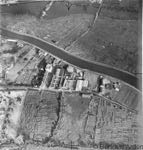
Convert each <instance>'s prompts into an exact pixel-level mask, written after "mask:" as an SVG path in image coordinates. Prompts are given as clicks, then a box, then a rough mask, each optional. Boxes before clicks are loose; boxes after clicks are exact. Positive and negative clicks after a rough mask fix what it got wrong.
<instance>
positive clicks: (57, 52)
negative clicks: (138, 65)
mask: <svg viewBox="0 0 143 150" xmlns="http://www.w3.org/2000/svg"><path fill="white" fill-rule="evenodd" d="M0 32H1V35H2V36H5V37H8V38H12V39H18V40H22V41H25V42H27V43H29V44H32V45H34V46H36V47H38V48H40V49H43V50H44V51H46V52H48V53H50V54H52V55H54V56H56V57H58V58H60V59H62V60H64V61H66V62H67V63H69V64H71V65H73V66H77V67H79V68H81V69H84V70H90V71H93V72H98V73H101V74H104V75H108V76H111V77H114V78H117V79H119V80H122V81H123V82H125V83H127V84H129V85H131V86H133V87H135V88H136V89H140V86H139V79H138V78H137V77H136V76H134V75H132V74H131V73H128V72H126V71H123V70H119V69H116V68H114V67H110V66H108V65H104V64H101V63H96V62H91V61H88V60H85V59H82V58H79V57H77V56H74V55H72V54H70V53H68V52H66V51H64V50H63V49H62V48H59V47H57V46H55V45H54V44H51V43H48V42H46V41H44V40H42V39H39V38H37V37H33V36H30V35H26V34H21V33H16V32H13V31H9V30H7V29H4V28H0Z"/></svg>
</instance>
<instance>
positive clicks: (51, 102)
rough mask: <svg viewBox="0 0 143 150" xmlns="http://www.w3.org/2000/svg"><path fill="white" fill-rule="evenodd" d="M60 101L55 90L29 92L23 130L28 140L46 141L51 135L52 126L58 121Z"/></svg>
mask: <svg viewBox="0 0 143 150" xmlns="http://www.w3.org/2000/svg"><path fill="white" fill-rule="evenodd" d="M57 111H58V101H57V94H56V93H53V92H47V91H42V92H41V93H40V92H39V91H37V90H36V91H33V90H29V91H28V92H27V95H26V98H25V102H24V106H23V111H22V116H21V122H20V124H21V132H23V133H24V134H25V135H27V136H26V137H27V138H28V139H27V140H29V139H31V140H33V141H41V142H42V141H44V140H46V139H48V138H49V137H50V136H51V134H52V133H51V132H52V128H53V127H54V125H55V123H56V121H57V118H58V116H57Z"/></svg>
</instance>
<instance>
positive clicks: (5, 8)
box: [0, 1, 98, 19]
mask: <svg viewBox="0 0 143 150" xmlns="http://www.w3.org/2000/svg"><path fill="white" fill-rule="evenodd" d="M47 3H48V2H47V1H35V2H21V3H16V4H10V5H1V6H0V13H1V14H14V15H18V14H31V15H34V16H37V17H39V16H40V15H41V13H42V10H43V9H44V8H45V6H46V4H47ZM68 6H69V7H68ZM68 8H69V9H68ZM97 8H98V6H97V5H95V6H92V5H90V4H88V3H85V4H83V3H77V4H72V5H68V3H65V2H63V1H59V2H54V4H53V5H52V6H51V8H50V9H49V11H48V14H47V15H46V18H47V19H51V18H57V17H61V16H66V15H70V14H82V13H87V14H94V13H95V12H96V10H97Z"/></svg>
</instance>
